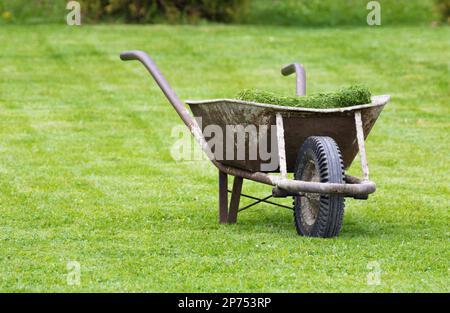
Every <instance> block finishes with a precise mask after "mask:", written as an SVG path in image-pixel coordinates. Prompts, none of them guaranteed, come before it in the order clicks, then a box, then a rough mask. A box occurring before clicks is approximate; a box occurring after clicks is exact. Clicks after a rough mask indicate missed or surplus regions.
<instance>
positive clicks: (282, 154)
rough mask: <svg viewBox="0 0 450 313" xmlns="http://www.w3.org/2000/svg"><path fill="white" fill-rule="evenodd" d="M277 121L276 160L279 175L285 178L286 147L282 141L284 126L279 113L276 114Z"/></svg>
mask: <svg viewBox="0 0 450 313" xmlns="http://www.w3.org/2000/svg"><path fill="white" fill-rule="evenodd" d="M276 122H277V143H278V161H279V165H280V173H281V177H283V178H287V166H286V148H285V143H284V126H283V117H282V116H281V114H280V113H277V114H276Z"/></svg>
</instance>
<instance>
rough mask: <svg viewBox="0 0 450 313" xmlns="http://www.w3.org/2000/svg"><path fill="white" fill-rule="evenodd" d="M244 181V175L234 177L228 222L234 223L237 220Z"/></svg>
mask: <svg viewBox="0 0 450 313" xmlns="http://www.w3.org/2000/svg"><path fill="white" fill-rule="evenodd" d="M243 181H244V179H243V178H242V177H239V176H235V177H234V181H233V190H232V192H231V200H230V209H229V211H228V221H227V222H228V224H234V223H236V221H237V214H238V211H239V201H240V199H241V191H242V183H243Z"/></svg>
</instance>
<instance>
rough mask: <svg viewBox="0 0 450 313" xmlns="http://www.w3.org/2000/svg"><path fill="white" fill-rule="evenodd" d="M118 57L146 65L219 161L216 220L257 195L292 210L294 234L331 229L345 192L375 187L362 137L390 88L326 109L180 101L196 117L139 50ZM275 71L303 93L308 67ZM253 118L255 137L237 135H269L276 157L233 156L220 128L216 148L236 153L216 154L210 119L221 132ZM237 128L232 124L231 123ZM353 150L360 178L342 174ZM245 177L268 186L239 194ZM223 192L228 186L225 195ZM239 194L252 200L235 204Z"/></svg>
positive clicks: (230, 219)
mask: <svg viewBox="0 0 450 313" xmlns="http://www.w3.org/2000/svg"><path fill="white" fill-rule="evenodd" d="M120 58H121V59H122V60H124V61H128V60H138V61H140V62H141V63H142V64H143V65H144V66H145V67H146V68H147V70H148V71H149V72H150V74H151V75H152V76H153V78H154V79H155V81H156V83H157V84H158V85H159V87H160V88H161V90H162V91H163V93H164V94H165V96H166V97H167V99H168V100H169V102H170V103H171V104H172V106H173V107H174V109H175V111H176V112H177V113H178V115H179V116H180V117H181V119H182V120H183V122H184V123H185V124H186V126H187V127H188V128H189V130H190V132H191V133H192V135H193V136H194V137H195V139H196V141H197V142H198V143H199V144H200V146H201V148H202V150H203V151H204V152H205V153H206V155H207V156H208V158H209V159H210V161H211V162H212V163H213V164H214V165H215V166H216V167H217V169H218V171H219V223H236V221H237V215H238V212H240V211H242V210H245V209H248V208H249V207H251V206H253V205H255V204H258V203H261V202H263V203H268V204H274V205H279V206H282V207H286V208H289V209H291V210H293V211H294V214H293V215H294V222H295V226H296V229H297V232H298V233H299V234H300V235H303V236H313V237H334V236H337V235H338V234H339V231H340V229H341V226H342V221H343V214H344V198H345V197H352V198H354V199H361V200H366V199H368V195H369V194H372V193H374V192H375V190H376V186H375V183H374V182H372V181H370V180H369V168H368V165H367V158H366V151H365V142H364V141H365V139H366V138H367V135H368V134H369V132H370V131H371V129H372V127H373V125H374V123H375V121H376V120H377V118H378V116H379V115H380V113H381V111H382V109H383V107H384V105H385V104H386V103H387V102H388V101H389V98H390V97H389V96H388V95H383V96H374V97H372V99H371V103H368V104H363V105H356V106H349V107H343V108H330V109H310V108H299V107H285V106H279V105H272V104H264V103H254V102H248V101H241V100H232V99H215V100H204V101H186V103H187V104H188V105H189V106H190V109H191V111H192V113H193V114H194V116H195V118H194V117H193V116H192V115H191V114H190V113H189V111H188V110H187V108H186V107H185V105H184V104H183V102H182V101H181V100H180V99H179V98H178V96H177V95H176V94H175V92H174V91H173V90H172V88H171V87H170V85H169V84H168V83H167V81H166V79H165V78H164V76H163V75H162V74H161V72H160V71H159V69H158V68H157V66H156V64H155V63H154V62H153V60H152V59H151V58H150V57H149V56H148V55H147V54H146V53H145V52H143V51H128V52H123V53H122V54H121V55H120ZM281 72H282V74H283V75H290V74H293V73H296V87H297V95H298V96H302V95H304V94H305V90H306V80H305V78H306V75H305V70H304V67H303V66H302V65H300V64H298V63H294V64H290V65H288V66H286V67H284V68H283V69H282V70H281ZM199 118H201V123H199ZM252 125H258V126H260V128H261V127H262V126H264V127H262V128H264V129H265V131H264V132H260V133H259V136H257V137H256V139H255V137H252V136H250V135H249V133H250V132H247V131H244V133H241V134H237V136H238V137H239V138H240V139H241V143H242V142H244V144H245V146H250V145H252V144H256V145H258V144H259V145H261V146H262V145H270V144H268V143H267V141H271V144H272V146H273V147H274V148H273V149H271V155H272V156H273V158H274V159H275V160H276V162H272V161H273V159H271V162H270V163H268V162H267V159H266V158H263V157H261V156H259V155H256V156H255V155H253V156H250V153H248V154H247V153H245V154H244V155H242V154H241V157H240V158H239V157H236V154H239V151H237V153H236V150H237V149H238V148H239V147H238V145H236V143H235V142H231V144H230V143H229V141H228V140H229V137H230V136H229V135H228V133H227V135H226V136H222V137H223V138H222V142H223V147H224V149H223V150H225V152H224V151H222V152H221V153H222V155H223V153H225V154H226V155H227V154H230V155H233V156H234V157H232V158H221V157H218V154H217V150H218V149H216V148H217V147H216V146H215V145H214V147H213V146H212V144H211V142H210V141H211V140H210V141H208V140H207V139H206V138H205V135H204V132H205V130H206V128H207V127H209V126H215V127H216V128H218V129H219V130H223V131H225V132H226V131H227V130H229V129H230V128H229V126H241V129H244V130H245V129H246V128H248V127H249V126H252ZM235 130H236V127H235V128H233V131H235ZM233 131H232V132H231V137H233V138H234V136H235V135H236V133H235V132H233ZM261 133H264V136H261ZM270 139H272V140H270ZM215 143H216V144H217V140H216V141H215ZM227 143H228V144H227ZM274 143H275V144H274ZM213 150H214V151H213ZM267 150H269V149H267ZM358 152H359V155H360V160H361V169H362V178H357V177H354V176H351V175H346V174H345V170H346V169H348V168H349V167H350V165H351V163H352V161H353V160H354V159H355V157H356V155H357V153H358ZM274 164H275V165H274ZM269 165H270V166H269ZM274 173H276V174H274ZM290 173H293V175H292V174H290ZM228 175H231V176H234V181H233V187H232V190H228ZM289 175H292V177H293V178H289V177H290V176H289ZM244 179H248V180H251V181H255V182H259V183H263V184H266V185H270V186H272V192H271V194H270V195H268V196H267V197H264V198H257V197H253V196H251V195H246V194H243V193H242V192H241V191H242V184H243V180H244ZM228 193H231V198H230V199H228ZM241 197H247V198H251V199H253V200H255V201H254V202H253V203H251V204H249V205H247V206H245V207H241V208H240V207H239V202H240V198H241ZM272 197H274V198H282V197H293V205H292V207H290V206H285V205H282V204H277V203H276V202H274V201H271V200H269V199H270V198H272ZM228 202H230V203H229V205H228Z"/></svg>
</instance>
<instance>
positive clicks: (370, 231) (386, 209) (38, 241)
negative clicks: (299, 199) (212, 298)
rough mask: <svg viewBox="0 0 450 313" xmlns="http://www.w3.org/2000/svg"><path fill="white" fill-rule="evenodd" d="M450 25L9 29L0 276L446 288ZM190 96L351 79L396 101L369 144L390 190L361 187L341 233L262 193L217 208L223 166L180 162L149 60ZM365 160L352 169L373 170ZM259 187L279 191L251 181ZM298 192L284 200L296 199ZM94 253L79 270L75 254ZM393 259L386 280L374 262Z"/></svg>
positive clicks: (55, 287) (210, 286) (145, 285)
mask: <svg viewBox="0 0 450 313" xmlns="http://www.w3.org/2000/svg"><path fill="white" fill-rule="evenodd" d="M449 36H450V32H449V28H448V27H442V28H428V27H422V28H419V27H398V28H389V27H383V26H382V27H378V28H370V27H362V28H341V29H339V28H336V29H296V28H288V27H286V28H283V27H271V28H264V27H250V26H249V27H244V26H241V27H239V26H201V27H191V26H172V27H171V26H121V25H105V26H82V27H78V28H77V27H68V26H58V25H53V26H45V25H42V26H12V25H10V26H2V27H1V28H0V40H1V42H2V45H0V212H1V217H0V291H22V292H25V291H31V292H35V291H44V292H49V291H68V292H77V291H98V292H107V291H130V292H131V291H148V292H153V291H203V292H206V291H211V292H212V291H223V292H229V291H254V292H258V291H290V292H294V291H360V292H372V291H374V292H381V291H388V292H398V291H406V292H412V291H423V292H431V291H443V292H449V291H450V289H449V282H450V280H449V257H450V253H449V195H450V188H449V178H448V177H449V174H450V171H449V164H450V149H449V148H450V147H449V139H448V137H449V132H450V102H449V81H448V79H449V61H448V60H450V45H449V41H448V38H449ZM128 49H142V50H145V51H147V52H148V53H149V54H150V55H151V56H152V57H153V58H154V60H155V61H156V62H157V63H158V65H159V66H160V68H161V70H162V72H163V73H165V74H166V76H167V79H168V80H169V82H171V83H172V85H173V87H174V88H175V89H176V91H177V92H178V94H179V96H180V97H181V98H182V99H186V98H190V99H202V98H215V97H232V96H234V95H235V94H236V93H237V92H238V91H240V90H241V89H243V88H258V89H266V90H271V91H274V92H279V93H285V94H293V93H294V81H293V78H292V77H289V78H286V77H282V76H281V75H280V74H279V69H280V67H281V66H282V65H284V64H286V63H289V62H291V61H294V60H297V61H300V62H302V63H303V64H304V65H305V66H306V69H307V75H308V91H309V92H319V91H329V90H335V89H338V88H339V87H342V86H346V85H351V84H354V83H364V84H366V85H368V86H369V87H370V88H371V90H372V92H373V93H374V94H391V95H392V100H391V102H390V103H389V104H388V106H387V107H386V108H385V111H384V112H383V113H382V115H381V117H380V119H379V120H378V122H377V124H376V125H375V128H374V129H373V132H372V133H371V135H370V137H369V139H368V142H367V150H368V157H369V164H370V169H371V177H372V179H373V180H374V181H375V182H377V185H378V190H377V192H376V193H375V194H374V195H373V196H371V197H370V199H369V200H368V201H356V200H347V202H346V204H347V207H346V213H345V219H344V226H343V229H342V232H341V235H340V237H338V238H334V239H328V240H325V239H313V238H303V237H299V236H298V235H297V234H296V231H295V228H294V224H293V219H292V213H291V212H290V211H288V210H283V209H278V208H273V207H268V206H266V205H260V206H258V207H256V208H255V209H252V210H248V211H245V212H243V213H242V215H240V216H239V221H238V224H236V225H231V226H230V225H218V223H217V172H216V170H215V169H214V168H213V166H212V165H210V164H209V163H208V162H204V161H196V162H175V161H174V160H173V159H172V157H171V155H170V148H171V146H172V145H173V143H174V142H175V141H176V139H177V138H174V137H171V136H170V134H171V130H172V128H173V127H174V126H176V125H180V124H181V121H180V120H179V118H178V116H177V115H176V113H175V111H174V110H173V109H172V108H171V107H170V106H169V105H168V103H167V101H166V100H165V98H164V97H163V95H162V93H161V92H160V90H158V89H157V87H156V84H155V83H154V82H153V81H152V80H151V78H150V76H149V75H148V74H147V73H146V72H145V70H144V68H143V67H142V66H140V65H139V64H137V63H123V62H121V61H120V60H119V58H118V54H119V52H121V51H122V50H128ZM357 164H358V163H357V162H355V165H354V167H353V168H352V169H351V172H352V173H354V174H359V167H358V166H357ZM244 192H249V193H253V194H256V195H265V194H267V193H269V192H270V188H268V187H264V186H262V185H257V184H253V183H248V182H246V183H244ZM289 202H290V200H286V201H284V203H289ZM69 261H77V262H79V264H80V266H81V284H80V285H68V284H67V281H66V277H67V274H68V269H67V263H68V262H69ZM371 262H377V263H375V264H378V265H379V270H380V273H381V276H380V278H381V280H380V284H379V285H370V284H368V283H367V280H368V275H369V277H370V275H372V274H371V272H373V271H376V270H377V269H376V266H375V267H371V265H372V264H374V263H371Z"/></svg>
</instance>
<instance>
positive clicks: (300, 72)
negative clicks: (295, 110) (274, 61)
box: [281, 63, 306, 96]
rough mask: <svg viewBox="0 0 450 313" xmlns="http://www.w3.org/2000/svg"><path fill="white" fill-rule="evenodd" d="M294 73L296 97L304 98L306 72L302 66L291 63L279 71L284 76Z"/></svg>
mask: <svg viewBox="0 0 450 313" xmlns="http://www.w3.org/2000/svg"><path fill="white" fill-rule="evenodd" d="M293 73H296V76H297V77H296V87H297V88H296V94H297V96H305V95H306V72H305V68H304V67H303V65H301V64H298V63H292V64H289V65H286V66H285V67H283V68H282V69H281V74H283V75H284V76H288V75H291V74H293Z"/></svg>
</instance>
